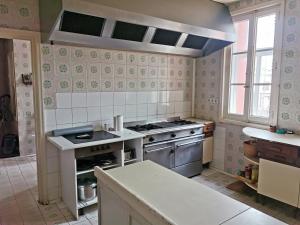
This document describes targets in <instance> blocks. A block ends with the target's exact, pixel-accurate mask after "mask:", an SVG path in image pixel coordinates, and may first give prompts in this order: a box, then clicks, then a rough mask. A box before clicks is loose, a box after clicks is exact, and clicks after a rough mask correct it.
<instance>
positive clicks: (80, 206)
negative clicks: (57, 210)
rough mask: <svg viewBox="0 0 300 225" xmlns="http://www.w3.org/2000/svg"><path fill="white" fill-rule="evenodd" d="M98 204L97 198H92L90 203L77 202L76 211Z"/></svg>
mask: <svg viewBox="0 0 300 225" xmlns="http://www.w3.org/2000/svg"><path fill="white" fill-rule="evenodd" d="M97 203H98V198H97V197H96V198H94V199H92V200H90V201H78V202H77V209H83V208H85V207H88V206H91V205H94V204H97Z"/></svg>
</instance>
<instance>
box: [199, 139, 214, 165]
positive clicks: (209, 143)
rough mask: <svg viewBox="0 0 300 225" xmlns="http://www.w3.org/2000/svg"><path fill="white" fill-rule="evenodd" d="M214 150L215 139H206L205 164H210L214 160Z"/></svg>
mask: <svg viewBox="0 0 300 225" xmlns="http://www.w3.org/2000/svg"><path fill="white" fill-rule="evenodd" d="M213 149H214V139H213V137H208V138H205V139H204V142H203V158H202V163H203V164H205V163H209V162H211V161H212V160H213Z"/></svg>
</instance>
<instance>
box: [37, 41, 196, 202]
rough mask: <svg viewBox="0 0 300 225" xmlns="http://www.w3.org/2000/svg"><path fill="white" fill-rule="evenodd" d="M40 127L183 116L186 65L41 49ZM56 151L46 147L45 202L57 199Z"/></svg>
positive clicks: (188, 93)
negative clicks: (116, 118) (42, 122)
mask: <svg viewBox="0 0 300 225" xmlns="http://www.w3.org/2000/svg"><path fill="white" fill-rule="evenodd" d="M41 51H42V75H43V102H44V112H45V114H44V115H45V128H46V131H51V130H53V129H58V128H67V127H74V126H81V125H86V124H93V125H94V126H95V127H97V128H101V127H103V125H104V124H105V123H106V124H109V125H110V126H112V123H113V116H115V115H123V116H124V120H125V121H137V120H149V121H151V120H160V119H164V118H167V117H172V116H181V117H189V116H191V109H192V102H191V101H192V74H193V71H192V68H193V66H192V64H193V60H192V59H191V58H188V57H179V56H171V55H159V54H148V53H136V52H123V51H112V50H102V49H89V48H77V47H67V46H50V45H42V46H41ZM58 159H59V157H58V152H57V150H55V148H54V147H53V146H51V145H50V144H49V145H48V146H47V160H48V162H47V163H48V166H47V167H48V182H49V185H48V193H49V194H48V197H49V200H50V201H51V202H52V201H56V200H57V199H58V198H59V196H60V190H61V188H60V182H59V180H60V178H59V174H60V172H59V171H60V168H59V161H58Z"/></svg>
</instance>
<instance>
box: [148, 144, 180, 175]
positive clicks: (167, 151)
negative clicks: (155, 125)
mask: <svg viewBox="0 0 300 225" xmlns="http://www.w3.org/2000/svg"><path fill="white" fill-rule="evenodd" d="M174 148H175V146H174V143H156V144H148V145H144V160H151V161H153V162H155V163H157V164H159V165H161V166H164V167H166V168H169V169H171V168H174Z"/></svg>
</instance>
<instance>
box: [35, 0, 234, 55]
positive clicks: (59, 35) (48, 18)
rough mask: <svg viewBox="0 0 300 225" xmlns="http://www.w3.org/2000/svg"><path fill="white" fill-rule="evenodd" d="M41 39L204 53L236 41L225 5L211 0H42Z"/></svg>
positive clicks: (146, 49) (163, 51)
mask: <svg viewBox="0 0 300 225" xmlns="http://www.w3.org/2000/svg"><path fill="white" fill-rule="evenodd" d="M40 18H41V31H42V41H43V42H53V43H58V44H72V45H80V46H89V47H99V48H110V49H121V50H134V51H147V52H158V53H167V54H178V55H187V56H193V57H201V56H207V55H209V54H211V53H213V52H215V51H217V50H219V49H222V48H224V47H226V46H227V45H230V44H232V43H233V42H235V38H236V37H235V32H234V26H233V23H232V18H231V16H230V13H229V11H228V8H227V6H225V5H223V4H221V3H216V2H213V1H211V0H201V1H199V0H186V1H182V0H163V1H162V0H152V1H151V2H149V1H146V0H51V1H49V0H40Z"/></svg>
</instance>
